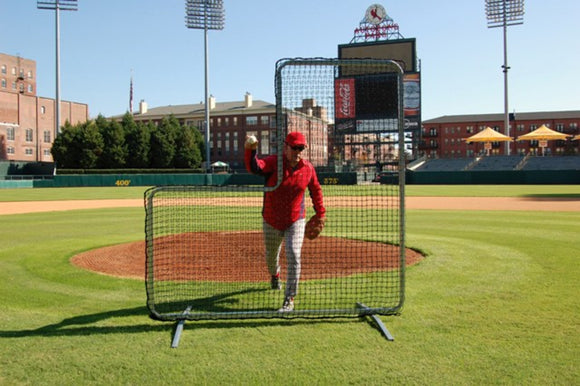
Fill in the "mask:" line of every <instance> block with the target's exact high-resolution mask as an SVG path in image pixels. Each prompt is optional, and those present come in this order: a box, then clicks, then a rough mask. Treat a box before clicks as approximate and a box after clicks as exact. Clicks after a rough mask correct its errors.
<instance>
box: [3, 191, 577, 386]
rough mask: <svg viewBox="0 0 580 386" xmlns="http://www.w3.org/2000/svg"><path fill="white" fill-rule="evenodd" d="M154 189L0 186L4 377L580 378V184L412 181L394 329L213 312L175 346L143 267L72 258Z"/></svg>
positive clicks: (116, 233) (109, 380) (133, 225)
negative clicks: (119, 268)
mask: <svg viewBox="0 0 580 386" xmlns="http://www.w3.org/2000/svg"><path fill="white" fill-rule="evenodd" d="M145 189H146V188H144V187H124V188H59V189H0V220H1V221H0V234H1V235H2V236H0V241H1V242H0V310H1V312H0V384H1V385H25V384H35V385H36V384H43V385H72V384H75V385H78V384H95V385H101V384H114V385H117V384H127V385H129V384H130V385H137V384H139V385H140V384H147V385H164V384H174V383H185V382H187V383H190V384H244V385H247V384H268V383H280V384H291V385H302V384H324V385H326V384H329V385H330V384H332V385H335V384H365V385H368V384H430V385H431V384H436V385H438V384H441V385H448V384H517V385H520V384H559V385H573V384H580V359H579V358H580V323H579V322H578V315H580V298H579V297H578V290H579V285H578V283H579V279H580V264H578V258H579V257H580V247H578V239H579V235H580V185H573V186H561V185H560V186H558V185H542V186H508V185H506V186H414V185H410V186H407V187H406V191H407V201H406V203H407V216H406V239H407V247H411V248H413V249H415V250H417V251H420V252H422V254H423V255H424V257H423V259H422V260H420V261H419V262H417V263H416V264H414V265H412V266H410V267H408V269H407V276H406V300H405V306H404V309H403V312H402V314H401V315H400V316H394V317H381V320H382V321H383V322H384V323H385V324H386V325H387V327H388V328H389V331H390V332H391V333H392V334H393V335H394V337H395V341H394V342H388V341H387V340H385V339H384V338H383V337H382V336H381V335H380V333H379V332H378V330H377V329H376V328H375V326H374V325H373V324H372V323H371V322H370V320H367V319H332V320H291V321H289V320H243V321H235V320H226V321H220V320H217V321H202V322H188V323H186V325H185V330H184V332H183V336H182V338H181V343H180V345H179V348H177V349H172V348H170V343H171V337H172V333H173V327H174V325H173V324H172V323H162V322H158V321H154V320H151V319H150V318H149V317H148V311H147V308H146V306H145V302H146V295H145V287H144V282H143V280H140V279H135V278H130V277H120V276H115V275H112V274H102V273H98V272H95V271H94V270H90V269H85V268H80V267H78V266H77V265H75V264H73V263H72V259H73V258H74V257H75V256H77V255H79V254H82V253H85V252H88V251H94V250H100V249H102V248H105V247H108V248H110V249H107V250H108V251H109V253H110V254H115V253H116V252H114V251H115V248H121V247H122V246H126V245H128V244H130V243H135V242H138V241H142V240H143V239H144V217H145V212H144V209H143V192H144V191H145ZM326 189H328V193H329V194H328V196H329V197H331V196H332V187H325V194H326ZM365 189H368V187H365ZM256 210H259V209H256ZM111 251H113V252H111ZM109 258H112V259H114V256H109Z"/></svg>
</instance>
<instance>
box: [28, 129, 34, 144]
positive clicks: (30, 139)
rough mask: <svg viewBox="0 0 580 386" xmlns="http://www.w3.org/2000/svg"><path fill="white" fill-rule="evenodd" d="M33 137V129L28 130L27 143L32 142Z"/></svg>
mask: <svg viewBox="0 0 580 386" xmlns="http://www.w3.org/2000/svg"><path fill="white" fill-rule="evenodd" d="M33 137H34V136H33V131H32V129H26V142H32V140H33Z"/></svg>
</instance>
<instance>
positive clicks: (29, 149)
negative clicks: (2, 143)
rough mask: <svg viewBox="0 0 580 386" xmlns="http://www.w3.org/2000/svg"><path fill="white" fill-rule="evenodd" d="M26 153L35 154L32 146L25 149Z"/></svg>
mask: <svg viewBox="0 0 580 386" xmlns="http://www.w3.org/2000/svg"><path fill="white" fill-rule="evenodd" d="M24 154H25V155H32V154H33V151H32V148H30V147H27V148H26V149H24Z"/></svg>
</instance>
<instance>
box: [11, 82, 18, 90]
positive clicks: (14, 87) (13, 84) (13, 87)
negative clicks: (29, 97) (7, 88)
mask: <svg viewBox="0 0 580 386" xmlns="http://www.w3.org/2000/svg"><path fill="white" fill-rule="evenodd" d="M16 88H17V87H16V82H12V90H16Z"/></svg>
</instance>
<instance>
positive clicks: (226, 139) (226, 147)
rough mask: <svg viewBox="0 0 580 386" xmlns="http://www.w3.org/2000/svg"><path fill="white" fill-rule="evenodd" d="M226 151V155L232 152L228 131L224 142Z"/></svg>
mask: <svg viewBox="0 0 580 386" xmlns="http://www.w3.org/2000/svg"><path fill="white" fill-rule="evenodd" d="M224 151H225V152H226V153H229V152H230V132H229V131H226V138H225V140H224Z"/></svg>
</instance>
